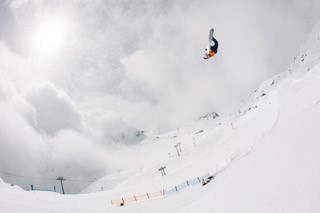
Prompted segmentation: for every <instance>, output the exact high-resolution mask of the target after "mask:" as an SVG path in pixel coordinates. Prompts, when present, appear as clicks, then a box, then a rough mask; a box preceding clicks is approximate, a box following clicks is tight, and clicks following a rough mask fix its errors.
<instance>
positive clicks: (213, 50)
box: [203, 29, 219, 59]
mask: <svg viewBox="0 0 320 213" xmlns="http://www.w3.org/2000/svg"><path fill="white" fill-rule="evenodd" d="M213 32H214V30H213V29H211V30H210V31H209V47H207V48H206V49H205V54H204V57H203V58H204V59H208V58H211V57H213V56H215V54H217V52H218V46H219V43H218V41H217V39H215V38H214V37H213Z"/></svg>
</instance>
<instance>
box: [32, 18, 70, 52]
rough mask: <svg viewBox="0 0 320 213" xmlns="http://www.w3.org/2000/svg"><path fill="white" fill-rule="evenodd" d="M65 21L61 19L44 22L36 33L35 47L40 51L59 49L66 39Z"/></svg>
mask: <svg viewBox="0 0 320 213" xmlns="http://www.w3.org/2000/svg"><path fill="white" fill-rule="evenodd" d="M65 37H66V29H65V23H63V22H62V21H59V20H51V21H46V22H43V23H42V24H41V25H40V26H39V27H38V29H37V30H35V34H34V47H36V48H35V49H36V50H37V51H40V52H54V51H58V50H59V49H60V48H61V47H62V46H63V43H64V41H65Z"/></svg>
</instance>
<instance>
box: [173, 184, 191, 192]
mask: <svg viewBox="0 0 320 213" xmlns="http://www.w3.org/2000/svg"><path fill="white" fill-rule="evenodd" d="M176 187H177V190H178V191H181V190H183V189H185V188H187V187H188V184H187V182H184V183H181V184H180V185H178V186H176Z"/></svg>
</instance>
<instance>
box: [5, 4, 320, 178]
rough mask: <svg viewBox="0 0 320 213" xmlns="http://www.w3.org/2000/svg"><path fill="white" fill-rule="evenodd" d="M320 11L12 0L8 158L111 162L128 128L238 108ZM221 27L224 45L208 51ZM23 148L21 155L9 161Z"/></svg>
mask: <svg viewBox="0 0 320 213" xmlns="http://www.w3.org/2000/svg"><path fill="white" fill-rule="evenodd" d="M319 11H320V1H318V0H306V1H301V0H282V1H279V0H269V1H265V0H238V1H229V0H227V1H225V0H224V1H220V0H205V1H191V0H175V1H172V0H154V1H150V0H135V1H133V0H132V1H130V0H108V1H105V0H93V1H91V0H90V1H89V0H69V1H65V0H48V1H45V0H7V1H6V0H2V1H0V26H1V27H0V114H1V124H0V156H1V157H0V162H1V163H0V168H1V169H3V170H14V171H19V170H21V168H23V166H22V165H24V163H25V162H26V159H30V156H32V158H31V160H30V161H29V162H31V163H34V164H35V165H37V166H36V167H38V168H34V170H36V171H39V170H41V169H43V168H44V167H46V166H48V165H49V167H50V166H51V167H55V168H58V169H57V170H59V168H60V167H59V165H58V164H61V167H62V160H61V159H63V160H66V161H67V162H68V163H69V164H73V163H74V162H75V161H77V162H78V167H76V168H78V170H77V169H75V170H77V171H81V172H83V173H88V174H92V173H94V174H95V175H99V174H101V173H103V172H106V171H107V170H108V169H109V170H110V169H111V167H112V166H110V165H112V163H110V162H113V160H114V161H116V160H115V159H116V157H115V156H112V153H113V152H112V150H110V147H109V148H106V146H105V144H108V146H109V144H110V143H111V142H112V141H116V142H117V141H118V138H117V136H118V135H119V134H121V133H123V132H127V133H128V135H129V136H128V137H127V140H128V141H131V139H132V138H133V137H131V136H132V135H134V134H135V132H136V131H137V130H138V129H140V130H157V129H158V128H160V130H162V131H166V130H169V129H175V128H177V127H179V126H182V125H186V124H189V123H190V122H193V121H194V120H196V119H197V118H198V117H199V116H200V115H202V114H205V113H207V112H212V111H217V112H218V113H220V112H225V111H228V110H229V109H231V108H233V107H234V106H235V105H236V104H238V103H239V101H240V100H241V99H242V98H244V97H245V96H246V95H247V94H248V93H249V92H250V91H252V90H253V89H254V88H255V87H257V86H258V85H259V83H260V82H262V81H263V80H266V79H267V78H268V77H271V76H272V75H275V74H277V73H280V72H283V71H285V70H286V69H287V68H288V67H289V65H290V62H291V61H292V59H293V57H294V56H295V55H296V54H297V52H298V49H299V46H300V45H301V44H302V42H304V41H305V40H306V38H307V36H308V34H309V33H310V31H311V29H312V27H313V25H314V24H315V23H316V21H317V20H318V19H319ZM210 28H214V29H215V37H216V38H217V40H218V41H219V42H220V46H219V52H218V54H217V55H216V56H215V57H214V58H212V59H209V60H203V54H204V49H205V47H206V46H207V43H208V31H209V29H210ZM75 140H77V141H78V142H77V148H78V149H79V150H78V153H80V154H79V156H80V157H79V156H77V157H75V156H73V157H70V153H72V152H74V150H73V149H74V144H73V143H75V142H74V141H75ZM101 146H103V147H104V148H103V149H102V148H101ZM17 147H19V148H17ZM61 147H63V149H62V148H61ZM89 147H90V148H89ZM22 150H23V151H22ZM81 150H82V151H81ZM83 150H91V151H92V152H93V153H96V152H97V153H101V155H99V154H97V155H95V157H90V156H86V154H87V153H86V152H84V151H83ZM101 150H103V152H102V151H101ZM32 153H37V154H36V155H35V154H32ZM48 153H49V155H48ZM105 153H108V155H107V157H106V155H105ZM16 155H19V156H21V157H19V158H16V161H17V162H18V164H17V163H15V165H21V166H13V165H11V164H10V163H9V162H8V161H5V159H7V160H8V159H11V158H12V157H13V156H16ZM41 156H46V157H47V158H48V159H47V160H45V161H41V163H36V162H39V159H42V157H41ZM48 156H49V157H48ZM57 156H59V157H57ZM83 156H86V158H83ZM32 159H33V160H32ZM57 159H59V162H57V161H58V160H57ZM101 159H103V160H101ZM79 161H80V163H79ZM101 161H103V163H101ZM84 162H85V163H84ZM97 162H99V163H97ZM19 163H20V164H19ZM84 164H85V165H87V167H90V168H92V169H93V170H95V171H96V172H92V171H91V172H89V171H87V168H85V167H86V166H84ZM79 165H82V166H79ZM20 167H21V168H20ZM105 168H108V169H105ZM114 169H115V167H114ZM24 172H26V171H24ZM30 173H31V174H33V173H32V172H31V171H30ZM75 173H77V174H78V173H79V172H75ZM87 176H90V175H87Z"/></svg>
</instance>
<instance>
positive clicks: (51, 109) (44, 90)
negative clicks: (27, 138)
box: [24, 82, 82, 135]
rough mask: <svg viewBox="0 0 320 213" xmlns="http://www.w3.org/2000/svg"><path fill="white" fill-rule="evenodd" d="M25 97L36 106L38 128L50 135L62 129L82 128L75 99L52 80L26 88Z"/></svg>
mask: <svg viewBox="0 0 320 213" xmlns="http://www.w3.org/2000/svg"><path fill="white" fill-rule="evenodd" d="M24 97H25V99H26V100H27V101H28V102H29V103H30V104H31V105H32V106H33V107H34V109H35V113H36V115H35V116H36V118H35V120H36V126H35V127H36V128H37V129H39V130H42V131H44V132H46V133H47V134H49V135H54V134H56V133H57V132H58V131H59V130H61V129H74V130H80V129H81V125H82V124H81V122H82V116H81V113H80V112H79V111H78V109H77V107H76V106H75V104H74V103H73V101H72V100H71V99H70V98H69V97H68V96H67V95H66V94H65V93H64V92H63V91H62V90H59V89H57V88H56V87H55V85H54V84H52V83H50V82H45V83H42V84H40V85H36V86H31V87H29V88H27V89H25V90H24Z"/></svg>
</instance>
